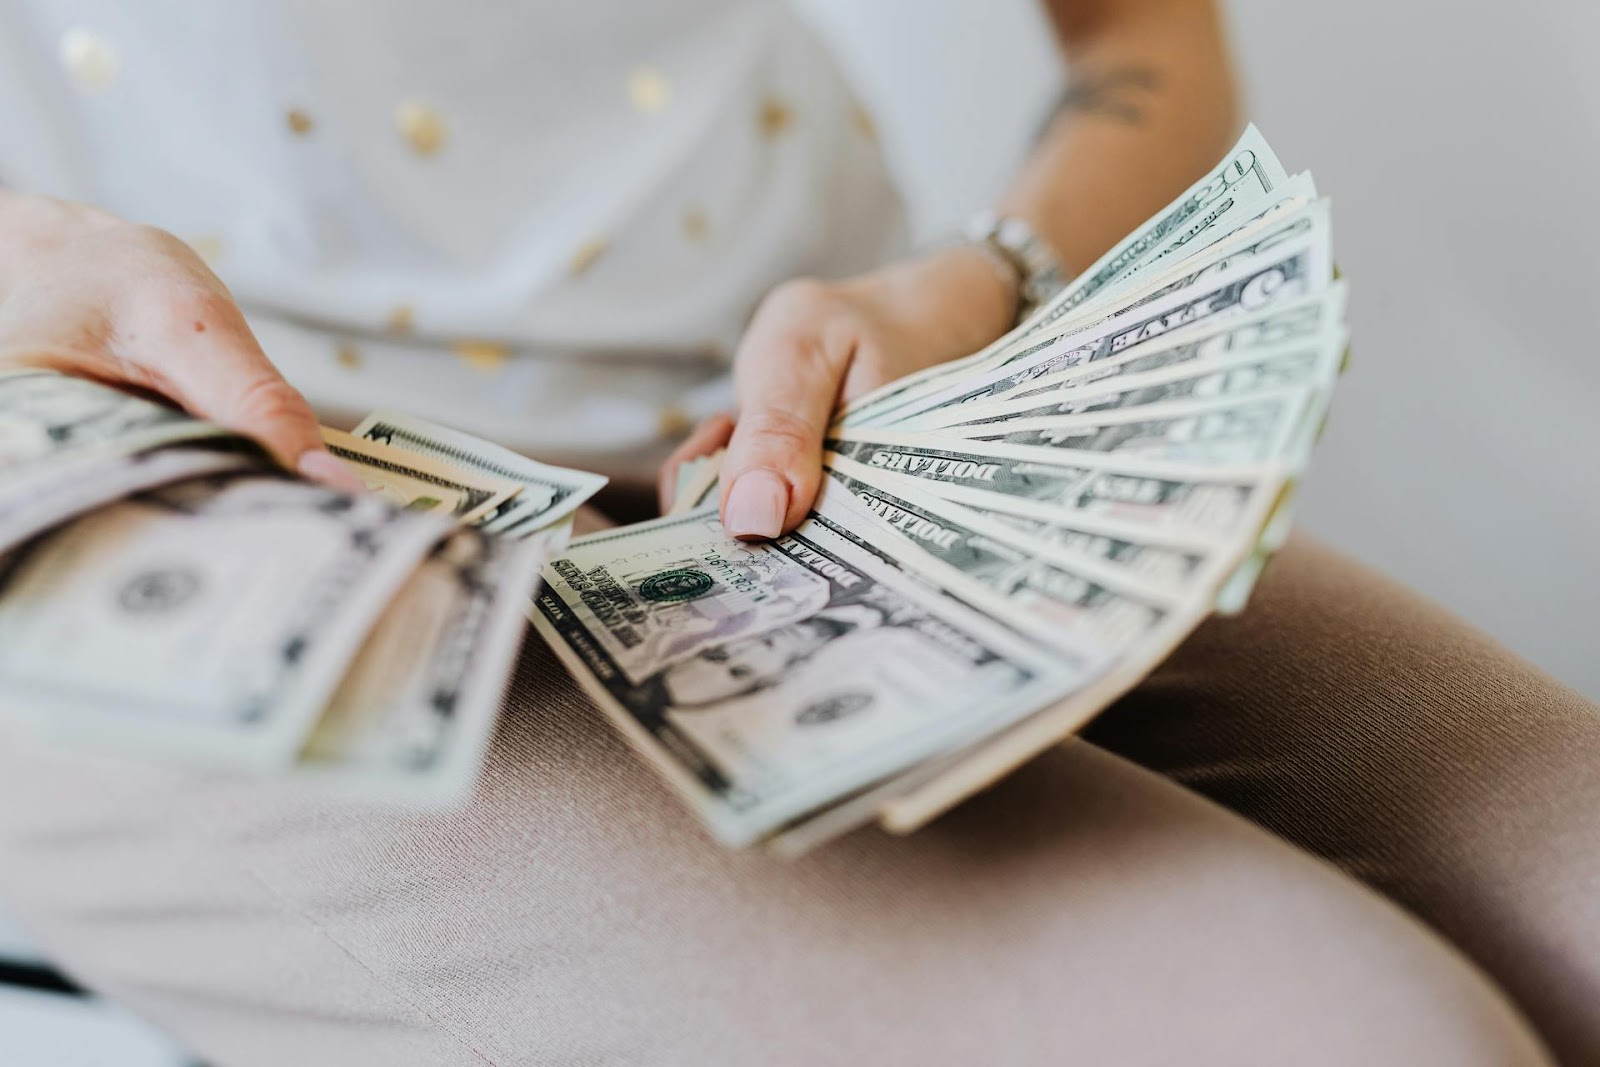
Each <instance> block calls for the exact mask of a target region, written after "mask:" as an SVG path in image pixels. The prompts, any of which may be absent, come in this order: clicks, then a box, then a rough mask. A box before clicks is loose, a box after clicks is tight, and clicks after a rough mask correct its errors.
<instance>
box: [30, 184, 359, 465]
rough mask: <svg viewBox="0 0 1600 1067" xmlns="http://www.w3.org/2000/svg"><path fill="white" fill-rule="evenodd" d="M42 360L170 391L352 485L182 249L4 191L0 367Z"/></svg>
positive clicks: (156, 234) (216, 284) (288, 457)
mask: <svg viewBox="0 0 1600 1067" xmlns="http://www.w3.org/2000/svg"><path fill="white" fill-rule="evenodd" d="M14 367H45V368H49V369H51V370H57V371H61V372H63V373H66V374H72V375H77V376H80V377H84V378H92V379H95V380H97V381H102V382H105V383H107V384H110V385H118V386H129V387H134V388H138V389H142V390H147V391H149V392H153V393H157V394H159V395H161V396H164V397H166V398H167V399H169V400H171V401H172V402H173V403H175V404H177V405H178V406H179V407H182V408H183V409H184V410H186V411H188V412H189V413H190V414H192V415H195V416H196V417H198V418H202V419H207V420H210V421H212V422H216V423H220V424H222V425H224V426H227V427H229V428H230V429H233V430H236V431H238V432H239V433H241V434H244V435H246V436H248V437H251V438H254V439H255V440H256V441H258V442H260V443H261V444H262V445H263V446H264V447H265V448H266V449H267V451H268V452H269V453H270V454H271V455H272V456H273V458H274V459H276V460H277V461H278V462H279V463H281V464H283V466H285V467H286V468H288V469H289V470H293V471H298V472H299V473H301V474H303V475H305V476H307V477H309V478H312V479H315V480H317V481H321V482H325V483H328V484H330V485H334V486H336V487H338V488H341V489H349V490H357V489H360V487H361V483H360V482H359V481H357V479H356V477H355V475H354V474H353V473H352V472H351V471H350V470H349V469H348V468H346V467H345V466H344V464H342V463H340V462H339V460H337V459H335V458H334V457H333V455H332V454H330V453H329V452H328V450H327V449H326V447H324V445H323V443H322V435H321V432H320V431H319V429H318V426H317V419H316V416H315V415H313V414H312V412H311V408H310V406H309V405H308V404H307V403H306V401H305V399H304V398H303V397H302V396H301V395H300V394H299V393H298V392H296V391H295V389H294V387H293V386H291V385H290V384H289V383H288V382H287V381H285V380H284V379H283V376H282V375H280V374H279V373H278V371H277V369H276V368H274V367H273V365H272V363H271V362H270V361H268V359H267V357H266V354H265V353H263V352H262V351H261V346H260V345H259V344H257V343H256V339H255V337H254V336H253V335H252V334H251V333H250V328H249V326H247V325H246V324H245V320H244V316H243V315H242V314H241V313H240V311H239V308H238V306H237V305H236V304H235V303H234V302H233V297H232V296H231V295H230V294H229V293H228V290H227V287H226V286H224V285H223V284H222V282H221V281H220V280H219V279H218V278H217V276H216V275H215V274H212V273H211V271H210V270H209V269H208V268H207V267H206V265H205V263H204V262H202V261H201V259H200V257H199V256H197V255H196V254H195V253H194V251H193V250H192V249H190V248H189V246H188V245H186V244H184V243H183V242H182V241H180V240H178V239H177V238H176V237H173V236H172V235H171V234H169V233H166V232H164V231H161V230H157V229H154V228H152V227H149V226H139V225H134V224H132V223H128V222H124V221H122V220H121V219H118V218H115V217H113V216H111V215H107V214H105V213H103V212H100V211H96V210H94V209H93V208H88V207H84V206H82V205H79V204H71V203H66V202H63V201H59V200H51V199H47V198H44V197H34V196H26V195H22V194H18V193H10V192H5V191H3V190H0V370H3V369H8V368H14Z"/></svg>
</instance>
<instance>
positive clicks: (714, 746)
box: [532, 127, 1347, 852]
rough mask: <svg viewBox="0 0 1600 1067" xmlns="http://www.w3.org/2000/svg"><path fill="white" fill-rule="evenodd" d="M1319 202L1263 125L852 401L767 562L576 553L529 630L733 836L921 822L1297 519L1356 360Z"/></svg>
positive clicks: (1231, 600) (1087, 699)
mask: <svg viewBox="0 0 1600 1067" xmlns="http://www.w3.org/2000/svg"><path fill="white" fill-rule="evenodd" d="M1344 304H1345V296H1344V290H1343V286H1342V284H1341V283H1340V282H1338V281H1336V280H1335V272H1334V269H1333V261H1332V249H1331V241H1330V231H1329V209H1328V203H1327V201H1326V200H1324V199H1320V198H1318V196H1317V195H1316V191H1315V187H1314V186H1313V184H1312V181H1311V178H1310V176H1309V175H1307V174H1299V175H1294V176H1291V175H1289V174H1288V173H1286V172H1285V171H1284V169H1283V167H1282V166H1281V165H1280V164H1279V162H1278V160H1277V158H1276V157H1275V156H1274V155H1273V153H1272V151H1271V149H1270V148H1268V146H1267V144H1266V142H1265V141H1264V140H1263V139H1262V138H1261V136H1260V134H1259V133H1258V132H1257V131H1256V130H1255V129H1254V127H1252V128H1250V129H1249V130H1248V131H1246V133H1245V135H1244V137H1243V139H1242V140H1241V141H1240V142H1239V144H1238V145H1237V146H1235V148H1234V149H1233V151H1232V152H1230V153H1229V154H1228V156H1227V157H1226V158H1225V159H1224V160H1223V162H1222V163H1221V164H1220V165H1219V166H1218V167H1217V168H1216V169H1215V170H1214V171H1213V172H1211V173H1210V174H1208V175H1206V176H1205V177H1204V178H1203V179H1202V180H1201V181H1200V182H1198V183H1197V184H1196V185H1194V186H1193V187H1192V188H1190V189H1189V190H1187V191H1186V192H1185V193H1184V194H1183V195H1182V196H1180V197H1179V198H1178V199H1177V200H1175V201H1174V202H1173V203H1172V204H1170V205H1169V206H1168V207H1167V208H1165V209H1164V210H1163V211H1161V212H1160V213H1159V214H1158V215H1156V216H1155V217H1154V218H1152V219H1151V220H1150V221H1149V222H1148V223H1146V224H1145V225H1144V227H1142V228H1141V229H1140V230H1139V231H1138V232H1136V233H1134V234H1132V235H1130V236H1129V237H1128V238H1127V239H1126V240H1124V241H1123V242H1122V243H1121V244H1119V245H1118V246H1117V247H1115V248H1114V249H1112V250H1111V251H1110V252H1108V253H1107V254H1106V255H1105V256H1104V258H1102V259H1101V260H1100V261H1099V262H1097V263H1095V264H1094V265H1093V266H1091V267H1090V268H1089V269H1088V270H1086V271H1085V272H1084V273H1083V274H1081V275H1080V276H1079V277H1077V278H1076V279H1074V280H1073V281H1072V282H1070V283H1069V284H1068V285H1067V286H1066V288H1065V289H1064V290H1063V291H1062V292H1061V293H1060V294H1059V295H1058V296H1057V297H1056V298H1055V299H1054V300H1052V301H1051V302H1050V303H1049V304H1048V305H1047V306H1045V307H1043V308H1041V309H1040V310H1039V311H1038V312H1037V313H1036V314H1035V315H1033V316H1032V317H1031V318H1030V319H1029V320H1028V321H1027V322H1025V323H1024V324H1022V325H1021V326H1019V327H1018V328H1017V329H1016V330H1014V331H1013V332H1012V333H1011V334H1010V335H1008V336H1006V337H1005V338H1003V339H1001V340H1000V341H999V342H997V343H995V344H994V345H991V346H990V347H989V348H987V349H985V350H983V351H981V352H978V353H976V354H974V355H972V356H970V357H968V358H966V359H964V360H960V361H957V362H954V363H950V364H946V365H942V366H939V367H937V368H935V369H932V370H928V371H925V372H923V373H920V374H917V375H914V376H911V377H909V378H905V379H902V380H900V381H897V382H895V383H893V384H891V385H889V386H887V387H885V388H882V389H879V390H877V391H876V392H874V393H871V394H870V395H867V396H864V397H862V398H860V399H858V400H856V401H855V402H853V403H851V404H850V405H849V406H848V407H847V408H846V409H844V410H843V411H842V412H841V413H840V414H839V416H838V418H837V420H836V422H835V423H834V424H833V426H832V428H831V430H830V433H829V437H828V440H827V443H826V449H827V451H826V452H825V455H824V463H825V477H824V479H823V491H822V494H821V496H820V498H819V500H818V502H817V504H816V506H815V508H814V510H813V511H812V512H811V514H810V515H809V517H808V518H807V520H806V521H805V522H804V523H803V524H802V525H801V526H800V527H799V528H798V529H796V530H795V531H794V532H793V533H792V534H789V535H787V536H784V537H781V538H778V539H777V540H775V541H773V542H771V543H760V544H746V543H740V542H737V541H733V540H730V539H729V538H728V537H727V536H726V535H725V533H724V531H723V530H722V528H721V526H720V525H719V523H718V521H717V515H716V509H715V507H714V504H715V497H716V494H717V463H716V459H715V458H714V457H713V458H710V459H707V460H703V461H699V462H697V463H694V464H687V465H685V467H684V468H683V469H682V470H681V471H680V472H679V476H678V486H677V489H678V494H677V502H676V504H675V506H674V507H673V509H672V514H670V515H669V516H668V517H666V518H664V519H661V520H658V521H655V522H650V523H645V524H642V525H638V526H631V527H626V528H621V529H614V530H610V531H607V532H605V533H603V534H599V535H596V536H592V537H588V538H584V539H581V540H578V541H576V542H574V543H573V544H572V545H571V547H570V548H569V549H568V551H567V554H566V555H565V556H564V557H563V558H560V559H557V560H555V561H553V562H552V563H551V564H550V565H549V566H548V567H547V568H546V571H545V576H546V584H545V586H544V588H543V589H542V591H541V592H540V593H539V595H538V597H537V599H536V600H535V603H534V611H533V614H532V618H533V621H534V624H535V625H536V627H537V628H538V629H539V630H540V631H541V632H542V633H543V634H544V635H545V637H546V638H547V639H548V640H549V642H550V643H551V645H552V646H553V647H554V648H555V650H556V652H557V653H558V655H560V656H561V658H562V659H563V660H564V661H565V662H566V663H567V664H568V666H569V667H570V669H571V670H572V671H573V672H574V673H575V674H576V675H577V676H578V678H579V679H580V681H581V682H582V683H583V684H584V685H585V686H586V688H587V690H588V691H589V692H590V693H591V694H592V696H593V697H594V698H595V700H596V701H597V702H598V703H599V704H600V705H601V706H602V707H603V708H604V709H605V710H606V711H607V712H608V713H609V715H610V717H611V718H612V719H613V720H614V721H615V722H616V724H617V725H618V726H619V727H620V729H621V730H622V731H623V732H624V733H625V734H626V735H627V736H628V737H629V738H630V739H631V740H632V741H633V742H634V743H635V744H636V745H637V746H638V747H639V748H640V749H641V750H642V751H643V752H644V753H645V754H646V755H647V756H648V757H649V758H650V759H651V761H652V762H653V763H654V764H655V766H657V767H658V768H659V769H660V770H661V772H662V773H663V774H664V775H665V776H666V778H667V779H668V780H669V781H670V782H671V783H672V784H673V785H674V786H675V787H676V788H677V790H678V791H680V792H681V793H682V794H683V796H684V797H685V798H686V799H687V801H688V802H689V804H690V805H691V806H692V807H693V809H694V810H695V811H696V812H697V813H698V814H699V815H700V816H701V818H702V819H703V820H704V821H705V823H706V824H707V825H708V826H709V827H710V829H711V830H712V831H713V833H714V834H715V835H716V836H717V837H719V838H720V839H721V840H722V841H724V842H726V843H728V844H730V845H735V846H739V845H746V844H750V843H752V842H757V841H766V842H768V844H769V845H770V846H771V847H773V848H775V849H776V850H778V851H780V852H798V851H802V850H804V849H805V848H808V847H810V846H812V845H814V844H816V843H818V842H820V841H823V840H826V839H827V838H828V837H830V836H833V835H834V834H837V833H839V832H841V831H843V830H845V829H848V828H850V827H853V826H855V825H857V824H859V823H861V822H864V821H869V820H871V819H874V818H876V819H878V820H880V821H882V822H883V823H884V824H885V825H886V826H888V827H889V828H890V829H894V830H908V829H912V828H915V827H916V826H918V825H920V824H922V823H923V822H925V821H926V820H928V819H929V818H931V817H932V816H934V815H935V814H937V813H938V812H940V811H941V810H943V809H945V808H947V807H948V806H950V805H951V804H953V803H955V802H956V801H958V800H959V799H960V798H962V797H964V796H966V795H968V794H970V793H971V792H973V791H975V790H977V789H979V788H982V787H983V786H984V785H986V784H987V783H990V782H992V781H994V780H995V779H996V778H997V777H998V776H1000V775H1003V774H1004V773H1006V772H1007V771H1009V770H1010V769H1012V768H1014V767H1016V766H1017V765H1018V764H1019V763H1021V762H1023V761H1024V760H1026V759H1028V758H1029V757H1030V756H1032V755H1034V754H1036V753H1037V752H1039V751H1040V750H1041V749H1043V748H1044V747H1046V746H1048V745H1051V744H1055V743H1057V742H1059V741H1061V740H1062V739H1064V738H1066V737H1068V736H1069V735H1070V734H1071V733H1072V732H1073V731H1074V730H1076V729H1077V728H1078V727H1080V726H1081V725H1082V724H1083V723H1084V722H1085V721H1087V720H1088V719H1089V718H1090V717H1092V716H1093V715H1094V714H1096V713H1097V712H1098V711H1100V710H1101V709H1103V708H1104V707H1106V705H1107V704H1108V703H1110V702H1111V701H1112V700H1114V699H1115V698H1116V697H1117V696H1118V695H1119V694H1121V693H1123V692H1124V691H1126V690H1127V689H1129V688H1130V687H1131V686H1133V685H1134V684H1135V683H1136V682H1138V681H1139V679H1141V678H1142V677H1144V676H1145V675H1146V674H1147V673H1148V672H1149V671H1150V670H1151V669H1153V668H1154V667H1155V666H1156V665H1157V664H1158V663H1159V662H1160V661H1161V660H1162V659H1163V658H1164V657H1165V656H1166V655H1167V654H1168V653H1169V652H1170V650H1171V649H1172V648H1173V647H1174V646H1175V645H1176V644H1177V643H1178V642H1179V641H1181V640H1182V639H1183V638H1184V636H1185V635H1186V634H1188V633H1189V632H1190V631H1191V630H1192V629H1193V628H1194V627H1195V626H1196V625H1198V624H1199V623H1200V622H1201V621H1202V620H1203V619H1204V618H1205V617H1206V616H1208V615H1209V614H1210V613H1211V612H1213V611H1218V610H1220V611H1223V612H1230V611H1237V610H1238V609H1239V608H1241V607H1242V606H1243V604H1244V602H1245V600H1246V598H1247V597H1248V595H1249V592H1250V589H1251V587H1252V585H1253V583H1254V581H1255V579H1256V577H1257V575H1258V574H1259V573H1260V571H1261V568H1262V566H1263V563H1264V562H1265V560H1266V559H1267V557H1268V555H1269V554H1270V553H1271V552H1272V551H1273V550H1274V549H1276V548H1277V547H1279V546H1280V544H1281V543H1282V541H1283V539H1284V537H1285V535H1286V533H1287V528H1288V522H1289V509H1290V504H1291V502H1292V498H1293V494H1294V490H1295V486H1296V484H1297V482H1298V480H1299V478H1300V476H1301V474H1302V472H1303V469H1304V466H1305V463H1306V460H1307V456H1308V453H1309V451H1310V449H1311V446H1312V444H1313V442H1314V440H1315V438H1316V436H1317V434H1318V432H1319V430H1320V428H1321V425H1322V422H1323V418H1324V415H1325V412H1326V409H1327V404H1328V399H1329V394H1330V391H1331V388H1332V386H1333V384H1334V381H1335V378H1336V377H1337V375H1338V373H1339V371H1340V369H1341V367H1342V364H1343V362H1344V357H1345V352H1346V339H1347V335H1346V330H1345V326H1344Z"/></svg>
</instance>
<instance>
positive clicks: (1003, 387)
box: [888, 204, 1332, 426]
mask: <svg viewBox="0 0 1600 1067" xmlns="http://www.w3.org/2000/svg"><path fill="white" fill-rule="evenodd" d="M1319 207H1321V208H1324V210H1323V211H1322V212H1321V213H1320V214H1307V213H1305V212H1301V213H1295V214H1294V215H1293V216H1291V217H1289V218H1288V219H1286V220H1284V222H1283V225H1282V227H1281V228H1280V229H1279V230H1275V231H1273V232H1272V233H1270V234H1267V235H1265V236H1264V237H1263V238H1262V240H1261V246H1262V247H1261V249H1260V251H1259V253H1258V254H1255V255H1251V256H1247V257H1244V258H1243V260H1242V262H1237V263H1234V264H1233V265H1232V266H1231V268H1230V269H1229V270H1227V271H1224V272H1222V273H1220V274H1210V273H1209V272H1207V271H1206V270H1205V269H1204V268H1201V269H1199V270H1197V271H1196V273H1195V275H1194V279H1193V283H1192V284H1187V285H1184V286H1183V287H1182V288H1179V289H1175V290H1174V291H1172V292H1170V293H1168V294H1166V295H1165V296H1163V297H1162V298H1161V299H1159V300H1154V301H1151V302H1150V303H1147V304H1144V305H1142V306H1140V307H1139V308H1138V309H1136V310H1133V311H1130V312H1128V313H1127V314H1125V315H1119V316H1114V317H1112V318H1109V319H1105V320H1103V321H1101V322H1100V323H1098V324H1096V325H1095V326H1093V327H1090V328H1088V329H1086V330H1083V331H1080V332H1078V333H1074V334H1068V335H1065V336H1061V337H1056V338H1052V339H1049V340H1045V341H1041V342H1040V343H1039V344H1038V345H1035V346H1033V347H1031V348H1028V349H1024V350H1023V351H1022V352H1021V353H1019V355H1018V356H1017V357H1015V358H1014V359H1012V360H1010V361H1009V362H1007V363H1005V364H1002V365H1000V366H998V367H996V368H994V369H993V370H990V371H986V372H984V373H980V374H978V375H977V376H975V377H973V378H970V379H967V378H964V379H962V380H961V381H958V382H955V383H953V384H951V385H949V386H947V387H946V388H944V389H942V390H940V391H939V392H937V393H934V394H932V395H930V396H925V397H922V398H919V399H918V400H917V401H916V402H915V403H913V404H908V405H906V406H905V407H904V408H902V409H900V410H898V411H897V412H895V413H893V415H894V417H893V419H892V420H888V421H893V422H895V423H896V424H900V425H906V426H916V425H918V420H919V419H923V418H926V417H927V415H929V414H930V413H931V412H934V411H937V410H938V409H940V408H946V407H950V406H952V405H958V404H969V403H974V402H980V401H986V400H995V399H998V398H1000V397H1001V396H1003V395H1004V394H1006V393H1009V392H1011V391H1013V390H1016V389H1018V388H1021V387H1024V386H1027V385H1029V384H1030V383H1032V382H1033V381H1034V380H1035V379H1038V378H1040V377H1043V376H1044V375H1046V374H1050V373H1052V372H1055V371H1061V370H1065V369H1067V368H1070V367H1077V366H1081V365H1083V364H1089V363H1094V362H1096V361H1097V360H1101V359H1105V358H1107V357H1110V356H1114V355H1118V354H1120V353H1122V352H1123V351H1125V350H1127V349H1129V348H1132V347H1133V346H1135V345H1140V344H1147V343H1150V342H1152V341H1155V340H1156V339H1158V338H1160V337H1162V336H1164V335H1166V334H1169V333H1172V332H1173V331H1175V330H1177V329H1178V328H1180V327H1185V326H1190V325H1192V324H1194V323H1198V322H1201V321H1206V320H1210V321H1212V322H1216V323H1219V324H1220V323H1223V322H1226V321H1229V320H1234V319H1238V318H1242V317H1243V316H1245V315H1248V314H1250V313H1251V312H1255V311H1259V310H1261V309H1263V308H1265V307H1267V306H1268V305H1271V304H1275V303H1281V302H1283V301H1286V300H1290V299H1293V298H1295V297H1299V296H1303V295H1305V294H1307V293H1313V292H1317V291H1320V290H1322V289H1325V288H1327V286H1328V284H1329V283H1330V282H1331V281H1332V252H1331V246H1330V244H1329V230H1328V222H1327V215H1326V211H1325V204H1319V205H1312V208H1308V209H1307V212H1310V211H1312V209H1313V208H1319ZM1283 234H1292V236H1288V237H1286V238H1284V239H1282V240H1279V239H1278V238H1279V237H1280V236H1282V235H1283Z"/></svg>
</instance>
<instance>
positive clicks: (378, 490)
mask: <svg viewBox="0 0 1600 1067" xmlns="http://www.w3.org/2000/svg"><path fill="white" fill-rule="evenodd" d="M322 439H323V441H324V442H325V443H326V444H327V446H328V451H330V452H332V453H333V454H334V455H335V456H338V457H339V458H340V459H342V460H344V461H345V462H346V463H348V464H349V465H350V467H351V469H352V470H353V471H354V472H355V475H356V477H357V478H360V479H361V484H362V485H365V486H366V487H367V489H368V490H370V491H371V492H372V493H374V494H375V495H377V496H380V497H382V498H383V499H385V500H387V501H388V502H389V503H391V504H393V505H394V506H396V507H400V508H406V509H408V510H410V511H424V512H438V513H439V514H442V515H449V516H451V517H453V518H454V519H455V520H456V521H457V522H458V523H461V524H462V525H472V524H474V523H476V522H478V521H479V520H480V519H482V518H483V517H484V516H485V515H489V514H491V513H492V512H493V511H494V510H495V509H496V508H498V507H499V506H500V505H501V504H503V503H505V502H506V501H507V500H510V499H511V498H512V497H514V496H516V495H517V491H518V490H520V489H521V488H522V486H521V484H520V483H518V482H514V481H512V480H510V479H509V478H501V477H497V476H495V475H490V474H481V473H479V472H477V471H469V470H464V469H462V468H459V467H454V466H451V465H450V464H447V463H441V462H440V461H439V460H436V459H433V458H431V457H429V456H425V455H421V454H419V453H416V452H406V451H404V450H402V449H398V448H392V447H390V446H388V445H382V444H378V443H376V442H373V441H367V440H364V439H362V438H360V437H356V436H353V435H352V434H347V433H343V432H341V431H339V430H330V429H328V428H327V427H323V429H322Z"/></svg>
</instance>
